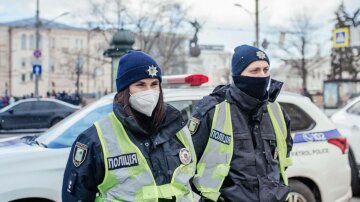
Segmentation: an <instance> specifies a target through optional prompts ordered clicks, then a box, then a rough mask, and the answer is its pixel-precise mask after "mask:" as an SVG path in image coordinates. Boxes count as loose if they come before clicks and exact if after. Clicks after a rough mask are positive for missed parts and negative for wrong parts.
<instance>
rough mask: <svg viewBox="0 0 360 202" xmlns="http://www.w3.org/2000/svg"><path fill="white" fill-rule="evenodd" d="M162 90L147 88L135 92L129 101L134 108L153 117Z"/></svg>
mask: <svg viewBox="0 0 360 202" xmlns="http://www.w3.org/2000/svg"><path fill="white" fill-rule="evenodd" d="M159 94H160V91H158V90H146V91H141V92H138V93H134V94H132V95H131V96H130V99H129V102H130V105H131V107H132V108H133V109H135V110H136V111H138V112H140V113H143V114H145V115H146V116H148V117H151V114H152V112H153V111H154V109H155V107H156V105H157V103H158V101H159Z"/></svg>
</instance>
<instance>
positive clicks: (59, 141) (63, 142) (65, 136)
mask: <svg viewBox="0 0 360 202" xmlns="http://www.w3.org/2000/svg"><path fill="white" fill-rule="evenodd" d="M111 111H112V104H109V105H105V106H103V107H99V108H95V109H94V110H92V111H90V112H89V113H87V114H85V115H84V116H83V117H82V118H81V119H78V120H77V122H75V123H74V124H72V126H71V127H69V128H68V129H66V130H65V131H64V132H63V133H62V134H61V135H60V136H58V137H57V138H55V139H54V140H53V141H51V142H49V143H48V145H47V147H50V148H64V147H70V146H71V145H72V144H73V142H74V141H75V139H76V138H77V137H78V135H80V133H82V132H84V131H85V130H86V129H87V128H89V127H90V126H91V125H92V124H94V123H95V122H96V121H98V120H101V119H102V118H104V117H105V116H106V115H107V114H109V113H110V112H111ZM62 125H63V127H66V126H65V125H64V124H62Z"/></svg>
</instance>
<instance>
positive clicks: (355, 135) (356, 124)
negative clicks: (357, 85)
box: [331, 97, 360, 165]
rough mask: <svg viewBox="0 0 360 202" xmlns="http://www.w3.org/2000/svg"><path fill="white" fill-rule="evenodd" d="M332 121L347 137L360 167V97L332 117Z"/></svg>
mask: <svg viewBox="0 0 360 202" xmlns="http://www.w3.org/2000/svg"><path fill="white" fill-rule="evenodd" d="M355 107H356V109H355ZM351 109H353V111H351ZM354 110H357V111H356V112H357V113H354ZM331 120H332V121H333V122H334V123H335V125H336V127H337V128H338V130H339V131H340V132H341V134H342V135H343V136H345V137H347V139H348V142H349V145H350V147H351V149H352V151H353V153H354V156H355V160H356V162H357V165H360V144H359V143H360V97H357V98H355V99H354V100H352V101H351V102H349V103H348V104H347V105H346V106H345V107H343V108H342V109H340V110H339V111H337V112H335V113H334V114H333V115H332V116H331Z"/></svg>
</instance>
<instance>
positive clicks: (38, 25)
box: [34, 0, 69, 97]
mask: <svg viewBox="0 0 360 202" xmlns="http://www.w3.org/2000/svg"><path fill="white" fill-rule="evenodd" d="M39 13H40V11H39V0H36V22H35V32H36V34H35V42H36V43H35V48H36V50H35V52H37V53H36V54H35V52H34V56H35V57H36V59H39V58H40V56H41V52H40V49H39V46H40V27H41V26H42V25H41V22H40V17H39ZM68 14H69V12H64V13H62V14H60V15H58V16H57V17H55V18H53V19H52V20H50V21H48V22H47V23H46V24H50V23H51V22H53V21H54V20H55V19H57V18H59V17H62V16H65V15H68ZM46 24H45V25H46ZM36 63H38V64H40V61H37V62H36ZM40 66H41V65H40ZM39 71H40V72H41V70H38V71H36V72H37V73H36V74H35V97H39Z"/></svg>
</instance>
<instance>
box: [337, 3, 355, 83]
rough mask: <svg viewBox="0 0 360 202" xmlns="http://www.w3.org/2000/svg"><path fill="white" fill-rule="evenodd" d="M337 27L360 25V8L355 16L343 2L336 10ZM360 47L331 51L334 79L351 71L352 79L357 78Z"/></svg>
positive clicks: (340, 77)
mask: <svg viewBox="0 0 360 202" xmlns="http://www.w3.org/2000/svg"><path fill="white" fill-rule="evenodd" d="M335 16H336V18H335V20H336V23H335V28H340V27H357V26H359V25H360V9H357V10H356V11H355V12H354V14H353V16H351V15H350V14H348V13H347V12H346V10H345V6H344V4H343V3H341V4H340V6H339V8H338V9H337V10H336V11H335ZM359 64H360V47H359V46H357V47H344V48H333V49H332V51H331V66H332V74H331V78H332V79H342V73H343V72H349V74H350V75H351V78H352V79H357V78H358V74H359V71H360V65H359Z"/></svg>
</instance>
